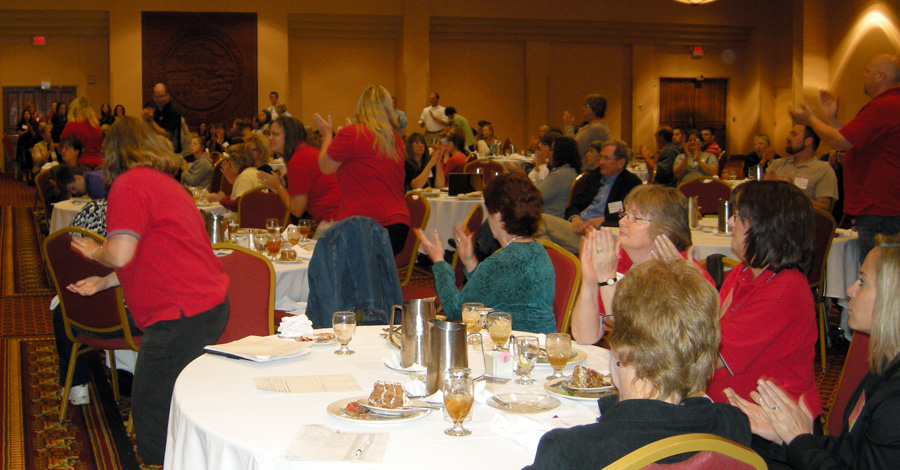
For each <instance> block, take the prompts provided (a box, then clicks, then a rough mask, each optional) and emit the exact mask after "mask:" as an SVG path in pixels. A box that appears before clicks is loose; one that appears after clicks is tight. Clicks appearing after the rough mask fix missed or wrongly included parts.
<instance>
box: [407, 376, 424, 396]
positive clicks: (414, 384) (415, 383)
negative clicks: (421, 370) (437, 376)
mask: <svg viewBox="0 0 900 470" xmlns="http://www.w3.org/2000/svg"><path fill="white" fill-rule="evenodd" d="M403 391H405V392H406V396H408V397H410V398H412V397H424V396H425V394H426V393H428V390H427V389H426V387H425V382H422V381H421V380H410V381H409V382H406V383H404V384H403Z"/></svg>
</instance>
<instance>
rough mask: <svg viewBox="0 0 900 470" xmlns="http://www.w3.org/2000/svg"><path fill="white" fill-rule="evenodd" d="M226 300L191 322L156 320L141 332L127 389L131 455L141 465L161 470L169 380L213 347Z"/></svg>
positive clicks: (172, 384) (221, 325)
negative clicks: (133, 441) (133, 442)
mask: <svg viewBox="0 0 900 470" xmlns="http://www.w3.org/2000/svg"><path fill="white" fill-rule="evenodd" d="M228 314H229V307H228V299H225V301H224V302H222V303H221V304H219V305H216V306H215V307H213V308H211V309H209V310H207V311H205V312H203V313H200V314H198V315H194V316H192V317H185V316H182V317H181V318H179V319H178V320H170V321H160V322H156V323H154V324H152V325H150V326H148V327H147V329H146V330H144V337H143V339H142V340H141V351H140V353H139V354H138V359H137V364H135V370H134V383H133V385H132V388H131V412H132V417H133V418H134V432H135V435H136V436H135V437H136V440H137V451H138V454H139V455H140V456H141V458H142V459H143V460H144V463H145V464H147V465H162V463H163V460H165V454H166V430H167V428H168V426H169V407H170V406H171V402H172V391H173V390H174V388H175V379H177V378H178V374H180V373H181V371H182V370H183V369H184V368H185V367H187V365H188V364H189V363H190V362H191V361H193V360H194V359H196V358H198V357H199V356H201V355H202V354H203V347H204V346H206V345H209V344H215V342H216V341H217V340H218V339H219V336H220V335H221V334H222V331H223V330H224V329H225V324H226V323H227V322H228Z"/></svg>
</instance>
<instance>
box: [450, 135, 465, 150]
mask: <svg viewBox="0 0 900 470" xmlns="http://www.w3.org/2000/svg"><path fill="white" fill-rule="evenodd" d="M447 142H453V145H454V146H455V147H456V150H459V151H460V152H462V153H466V140H465V139H463V136H461V135H459V134H457V133H455V132H454V133H452V134H450V135H448V136H447Z"/></svg>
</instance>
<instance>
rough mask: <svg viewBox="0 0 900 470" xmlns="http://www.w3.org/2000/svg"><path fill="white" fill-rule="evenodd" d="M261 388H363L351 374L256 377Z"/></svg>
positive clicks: (287, 390) (311, 390)
mask: <svg viewBox="0 0 900 470" xmlns="http://www.w3.org/2000/svg"><path fill="white" fill-rule="evenodd" d="M253 383H254V384H256V388H258V389H260V390H268V391H270V392H282V393H317V392H347V391H351V390H362V387H360V386H359V384H358V383H356V380H354V379H353V376H352V375H350V374H334V375H303V376H298V377H254V378H253Z"/></svg>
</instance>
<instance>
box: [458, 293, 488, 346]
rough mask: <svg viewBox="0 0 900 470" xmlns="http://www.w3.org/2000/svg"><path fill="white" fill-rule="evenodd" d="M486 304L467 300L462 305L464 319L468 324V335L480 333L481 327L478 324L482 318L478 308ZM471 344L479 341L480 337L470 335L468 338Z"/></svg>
mask: <svg viewBox="0 0 900 470" xmlns="http://www.w3.org/2000/svg"><path fill="white" fill-rule="evenodd" d="M483 307H484V304H480V303H477V302H466V303H464V304H463V306H462V321H463V323H464V324H465V325H466V335H474V334H475V333H478V332H479V331H480V330H481V328H480V325H479V324H478V322H479V320H481V315H480V314H479V313H478V309H480V308H483ZM468 342H469V344H476V343H478V338H476V337H475V336H469V340H468Z"/></svg>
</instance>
